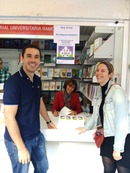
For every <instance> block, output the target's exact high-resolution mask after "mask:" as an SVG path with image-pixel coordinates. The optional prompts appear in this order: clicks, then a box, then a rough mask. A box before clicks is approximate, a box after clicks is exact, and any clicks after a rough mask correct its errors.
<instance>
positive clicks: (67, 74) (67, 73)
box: [66, 69, 72, 78]
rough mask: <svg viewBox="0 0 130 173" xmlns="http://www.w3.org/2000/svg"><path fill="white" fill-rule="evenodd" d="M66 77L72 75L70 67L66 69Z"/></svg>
mask: <svg viewBox="0 0 130 173" xmlns="http://www.w3.org/2000/svg"><path fill="white" fill-rule="evenodd" d="M66 77H68V78H71V77H72V69H67V70H66Z"/></svg>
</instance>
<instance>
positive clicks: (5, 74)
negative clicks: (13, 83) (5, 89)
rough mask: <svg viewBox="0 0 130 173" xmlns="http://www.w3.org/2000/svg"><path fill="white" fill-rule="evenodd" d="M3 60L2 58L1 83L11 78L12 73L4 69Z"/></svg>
mask: <svg viewBox="0 0 130 173" xmlns="http://www.w3.org/2000/svg"><path fill="white" fill-rule="evenodd" d="M2 65H3V60H2V58H0V83H4V82H5V81H6V80H7V79H8V78H9V77H10V73H8V72H7V71H6V70H4V69H3V68H2Z"/></svg>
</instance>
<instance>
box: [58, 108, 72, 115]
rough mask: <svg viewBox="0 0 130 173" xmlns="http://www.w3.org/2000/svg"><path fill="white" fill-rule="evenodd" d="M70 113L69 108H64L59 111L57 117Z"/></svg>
mask: <svg viewBox="0 0 130 173" xmlns="http://www.w3.org/2000/svg"><path fill="white" fill-rule="evenodd" d="M70 112H71V110H70V109H69V108H67V107H66V106H64V107H63V108H62V109H61V111H60V113H59V115H69V114H70Z"/></svg>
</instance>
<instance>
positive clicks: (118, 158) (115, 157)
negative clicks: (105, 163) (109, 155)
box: [113, 151, 122, 161]
mask: <svg viewBox="0 0 130 173" xmlns="http://www.w3.org/2000/svg"><path fill="white" fill-rule="evenodd" d="M113 158H114V159H115V160H116V161H118V160H121V159H122V156H121V153H120V152H117V151H113Z"/></svg>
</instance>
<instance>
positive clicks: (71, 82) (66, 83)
mask: <svg viewBox="0 0 130 173" xmlns="http://www.w3.org/2000/svg"><path fill="white" fill-rule="evenodd" d="M67 85H69V86H73V85H74V86H75V88H74V91H73V92H75V91H76V90H77V82H76V80H75V79H67V80H66V81H65V83H64V86H63V88H64V89H65V90H66V87H67Z"/></svg>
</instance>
